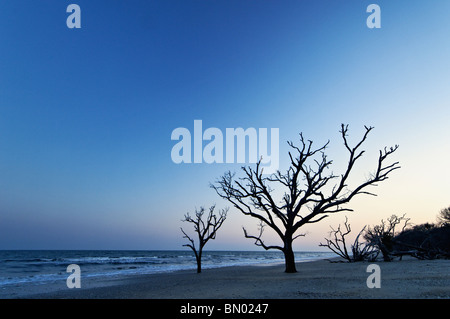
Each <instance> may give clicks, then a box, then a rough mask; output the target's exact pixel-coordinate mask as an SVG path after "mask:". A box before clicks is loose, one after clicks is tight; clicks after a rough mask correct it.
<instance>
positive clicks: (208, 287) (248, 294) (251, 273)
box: [0, 258, 450, 299]
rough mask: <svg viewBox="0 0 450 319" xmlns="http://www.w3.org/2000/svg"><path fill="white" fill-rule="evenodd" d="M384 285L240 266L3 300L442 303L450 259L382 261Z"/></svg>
mask: <svg viewBox="0 0 450 319" xmlns="http://www.w3.org/2000/svg"><path fill="white" fill-rule="evenodd" d="M376 264H377V265H379V266H380V270H381V287H380V288H372V289H370V288H368V287H367V283H366V281H367V278H368V276H370V275H371V273H369V272H367V266H368V265H370V263H366V262H360V263H336V262H333V263H331V262H330V261H327V260H319V261H313V262H303V263H298V264H297V271H298V272H297V273H295V274H287V273H284V271H283V270H284V266H283V265H270V266H234V267H223V268H215V269H205V270H203V272H202V273H201V274H197V273H195V271H192V270H189V271H177V272H171V273H162V274H154V275H139V276H137V275H136V276H125V277H121V278H101V279H99V278H83V277H82V279H81V288H79V289H76V288H74V289H68V288H67V287H66V283H65V282H62V283H56V284H53V285H21V286H16V287H8V288H3V289H2V290H1V291H0V297H1V298H15V299H16V298H26V299H48V298H58V299H111V298H112V299H305V298H307V299H311V298H312V299H323V298H326V299H336V298H337V299H372V298H376V299H392V298H394V299H409V298H419V299H437V298H439V299H440V298H450V260H430V261H424V260H416V259H412V258H411V259H406V260H405V259H404V260H402V261H394V262H389V263H386V262H378V263H376Z"/></svg>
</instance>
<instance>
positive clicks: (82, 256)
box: [0, 250, 335, 288]
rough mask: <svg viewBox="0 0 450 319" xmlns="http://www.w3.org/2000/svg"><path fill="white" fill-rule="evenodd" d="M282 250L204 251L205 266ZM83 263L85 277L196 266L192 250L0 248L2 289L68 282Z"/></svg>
mask: <svg viewBox="0 0 450 319" xmlns="http://www.w3.org/2000/svg"><path fill="white" fill-rule="evenodd" d="M295 257H296V261H297V262H302V261H312V260H317V259H326V258H331V257H335V255H334V254H332V253H329V252H296V253H295ZM283 262H284V256H283V253H282V252H279V251H204V252H203V257H202V268H203V269H208V268H217V267H226V266H239V265H270V264H277V263H283ZM70 264H77V265H78V266H80V269H81V272H82V276H83V278H88V277H106V276H124V275H137V274H155V273H162V272H172V271H177V270H189V269H193V270H194V269H196V267H197V266H196V261H195V257H194V254H193V252H192V251H189V250H183V251H178V250H156V251H138V250H3V251H1V250H0V288H2V287H3V288H5V287H7V286H8V285H16V286H17V285H20V284H21V283H34V284H46V283H49V282H55V281H59V280H63V281H65V280H66V278H67V277H68V276H69V275H70V274H69V273H67V271H66V270H67V266H69V265H70Z"/></svg>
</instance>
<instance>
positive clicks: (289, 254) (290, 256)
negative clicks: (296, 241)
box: [283, 239, 297, 273]
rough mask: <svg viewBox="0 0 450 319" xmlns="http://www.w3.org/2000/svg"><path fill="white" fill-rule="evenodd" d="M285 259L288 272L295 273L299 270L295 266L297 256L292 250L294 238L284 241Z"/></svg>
mask: <svg viewBox="0 0 450 319" xmlns="http://www.w3.org/2000/svg"><path fill="white" fill-rule="evenodd" d="M283 253H284V260H285V266H286V270H285V272H287V273H295V272H297V269H296V268H295V257H294V251H293V250H292V239H291V240H287V241H286V242H285V243H284V250H283Z"/></svg>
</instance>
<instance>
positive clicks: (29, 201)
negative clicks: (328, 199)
mask: <svg viewBox="0 0 450 319" xmlns="http://www.w3.org/2000/svg"><path fill="white" fill-rule="evenodd" d="M70 3H77V4H78V5H79V6H80V7H81V24H82V27H81V29H68V28H67V26H66V18H67V17H68V15H69V14H68V13H66V7H67V6H68V5H69V4H70ZM371 3H377V4H379V5H380V7H381V19H382V28H381V29H369V28H367V26H366V19H367V17H368V15H369V14H368V13H366V8H367V6H368V5H369V4H371ZM449 12H450V2H449V1H448V0H436V1H432V2H430V1H429V2H426V1H417V0H410V1H381V0H371V1H364V0H339V1H337V0H333V1H331V0H329V1H325V0H323V1H322V0H320V1H317V0H308V1H301V0H295V1H287V0H283V1H268V0H263V1H256V0H253V1H248V0H226V1H225V0H221V1H206V0H195V1H194V0H183V1H182V0H179V1H175V0H173V1H172V0H171V1H163V0H156V1H144V0H142V1H138V0H133V1H100V0H96V1H82V0H74V1H61V0H41V1H31V0H29V1H24V0H15V1H1V2H0V249H182V247H181V245H182V244H183V243H184V240H183V239H182V235H181V232H180V230H179V227H180V226H183V227H184V228H185V229H186V230H188V229H189V225H185V224H183V223H182V222H181V219H182V217H183V215H184V214H185V213H186V212H188V211H189V212H191V213H192V212H193V211H194V209H195V208H196V207H200V206H202V205H203V206H210V205H211V204H214V203H216V204H217V206H218V207H225V206H229V204H228V203H226V202H224V201H223V200H222V199H220V198H218V196H217V195H216V194H215V192H214V191H213V190H212V189H210V188H209V183H210V182H214V181H215V180H216V179H217V178H218V177H220V175H221V174H223V173H224V172H225V171H226V170H232V171H236V172H237V173H238V175H239V166H240V165H238V164H235V165H233V164H211V165H208V164H189V165H188V164H178V165H177V164H174V163H173V162H172V160H171V157H170V154H171V149H172V147H173V145H174V144H175V143H176V142H175V141H172V140H171V139H170V136H171V133H172V131H173V130H174V129H175V128H177V127H186V128H188V129H190V130H191V132H193V124H194V120H195V119H201V120H202V121H203V127H204V129H205V128H208V127H217V128H219V129H221V130H223V132H225V129H226V128H227V127H229V128H236V127H243V128H248V127H255V128H279V130H280V162H281V165H282V166H281V167H280V168H281V169H286V168H287V167H286V166H285V164H286V161H287V157H286V155H287V151H288V148H287V145H286V141H287V140H293V141H295V140H296V139H297V137H298V133H299V132H303V133H304V135H305V137H306V138H308V139H311V140H313V141H314V142H315V143H316V145H317V146H319V145H321V144H323V143H325V142H326V141H327V140H328V139H330V141H331V145H330V148H329V150H328V155H329V157H330V158H332V159H334V161H335V166H334V169H333V170H334V172H335V173H339V172H340V170H339V169H340V168H342V167H344V166H345V165H346V157H345V155H346V154H345V152H344V150H343V145H342V141H341V140H340V135H339V132H338V131H339V128H340V124H341V123H348V124H349V125H350V139H351V141H357V140H358V138H359V137H360V136H361V134H363V132H364V125H371V126H374V127H375V129H374V130H373V131H372V132H371V134H370V136H369V139H368V141H367V143H366V144H365V149H366V150H367V153H366V154H365V155H364V158H363V160H361V162H360V163H359V165H358V166H357V167H356V169H355V172H354V173H355V176H354V177H355V181H356V182H357V181H363V180H364V179H365V178H366V177H367V176H368V174H369V173H370V172H372V171H373V170H374V168H375V165H376V161H377V155H378V150H379V149H381V148H383V147H385V146H391V145H394V144H399V145H400V148H399V150H398V151H397V152H396V153H395V154H394V156H393V157H392V159H393V160H396V161H397V160H398V161H400V162H401V166H402V169H401V170H398V171H395V172H394V173H393V174H392V175H391V178H390V179H389V180H387V181H386V182H383V183H380V184H379V186H378V187H377V188H375V189H372V191H374V192H375V193H377V194H378V196H377V197H370V196H362V197H359V198H356V199H355V200H354V202H352V203H350V205H349V206H348V207H350V208H353V209H355V212H353V213H349V214H347V216H348V218H349V221H350V223H351V224H352V226H353V229H354V231H355V232H358V231H359V229H361V228H362V227H363V226H364V225H366V224H371V225H373V224H376V223H378V222H379V221H380V220H381V219H382V218H387V217H389V216H390V215H391V214H405V213H406V214H407V216H408V217H410V218H411V221H412V222H414V223H416V224H418V223H423V222H427V221H429V222H434V221H435V219H436V215H437V214H438V212H439V210H440V209H442V208H444V207H448V206H449V205H450V198H449V193H450V192H449V191H450V173H449V168H448V160H449V158H450V143H449V141H450V128H449V127H450V126H449V125H448V122H449V119H450V111H449V110H450V89H449V85H450V40H449V34H450V20H449V19H448V13H449ZM344 218H345V216H344V215H335V216H333V217H330V218H328V219H325V220H323V221H322V222H321V223H319V224H314V225H310V226H307V227H305V228H304V231H305V232H307V233H308V235H307V236H306V237H304V238H300V239H298V240H297V241H296V242H295V243H296V244H295V249H296V250H319V247H318V244H319V242H320V241H321V240H323V237H325V236H327V231H328V230H329V226H330V225H334V226H336V225H337V224H338V223H341V222H343V220H344ZM256 224H257V221H256V220H254V219H252V218H250V217H247V216H242V215H240V214H239V213H238V212H237V211H236V210H233V209H231V210H230V213H229V216H228V219H227V221H226V222H225V224H224V226H223V229H222V230H221V231H220V232H219V234H218V236H217V239H216V240H215V241H214V242H211V243H209V244H208V246H207V248H209V249H236V250H239V249H242V250H248V249H258V248H257V247H255V246H254V245H253V243H252V241H251V240H248V239H245V238H243V234H242V229H241V226H246V227H248V229H249V231H252V230H253V231H254V230H255V229H256ZM267 235H268V237H266V238H267V240H266V241H267V243H277V242H276V238H273V241H272V242H271V238H270V234H267Z"/></svg>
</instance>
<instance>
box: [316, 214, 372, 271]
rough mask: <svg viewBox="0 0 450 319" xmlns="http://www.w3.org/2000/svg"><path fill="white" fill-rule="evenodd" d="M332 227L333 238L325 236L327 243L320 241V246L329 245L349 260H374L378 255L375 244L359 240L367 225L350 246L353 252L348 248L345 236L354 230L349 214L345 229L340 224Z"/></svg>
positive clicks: (336, 252)
mask: <svg viewBox="0 0 450 319" xmlns="http://www.w3.org/2000/svg"><path fill="white" fill-rule="evenodd" d="M330 228H331V231H330V237H331V239H330V238H325V241H326V243H325V244H322V243H320V244H319V246H321V247H327V248H328V249H330V250H331V251H332V252H334V253H335V254H337V255H338V256H340V257H341V258H344V259H345V260H347V261H348V262H355V261H363V260H369V261H373V260H374V259H375V258H376V257H377V255H378V253H377V251H376V250H375V249H374V245H372V244H371V243H367V242H359V238H360V237H361V234H362V233H363V232H364V231H365V229H366V226H364V227H363V229H362V230H361V231H360V232H359V233H358V235H357V236H356V238H355V240H354V242H353V244H352V245H351V246H350V252H351V254H350V253H349V250H348V249H347V243H346V238H345V237H346V236H347V235H348V234H350V233H351V231H352V229H351V227H350V224H349V223H348V218H347V216H346V217H345V222H344V228H345V230H344V231H342V229H341V225H339V226H338V227H337V229H334V228H333V227H331V226H330Z"/></svg>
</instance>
